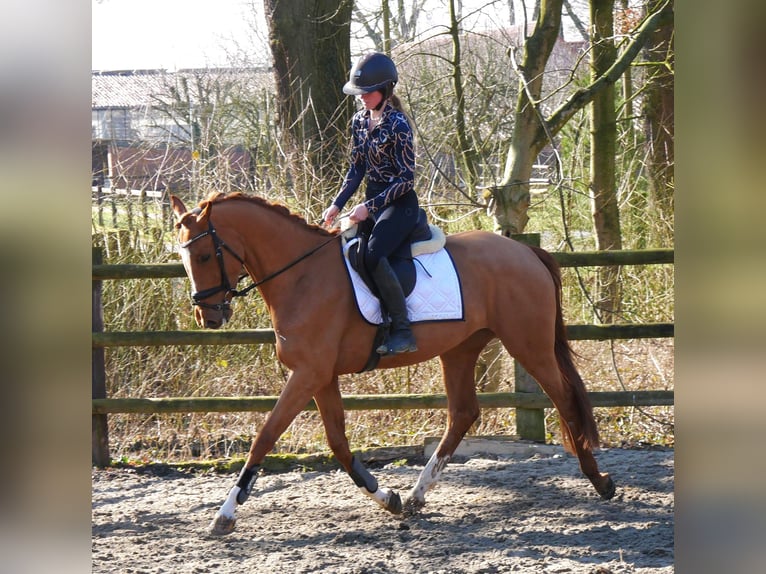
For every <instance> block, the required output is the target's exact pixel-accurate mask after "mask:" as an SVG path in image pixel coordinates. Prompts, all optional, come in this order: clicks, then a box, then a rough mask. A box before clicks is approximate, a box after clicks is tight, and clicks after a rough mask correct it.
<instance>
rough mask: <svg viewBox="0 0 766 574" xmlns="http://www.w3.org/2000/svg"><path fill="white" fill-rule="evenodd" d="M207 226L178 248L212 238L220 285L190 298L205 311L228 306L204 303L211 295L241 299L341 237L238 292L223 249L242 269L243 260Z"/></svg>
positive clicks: (338, 235) (211, 227)
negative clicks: (224, 262)
mask: <svg viewBox="0 0 766 574" xmlns="http://www.w3.org/2000/svg"><path fill="white" fill-rule="evenodd" d="M207 224H208V228H207V231H203V232H202V233H200V234H199V235H195V236H194V237H192V238H191V239H189V240H188V241H185V242H184V243H181V244H180V245H179V247H181V248H186V247H189V245H191V244H192V243H194V242H195V241H197V240H199V239H202V238H203V237H207V236H208V235H209V236H210V237H211V238H212V240H213V246H214V247H215V256H216V259H217V260H218V267H219V269H220V270H221V284H220V285H218V286H217V287H211V288H210V289H204V290H202V291H197V292H195V293H192V294H191V297H192V305H197V306H199V307H205V308H207V309H214V310H218V311H222V310H224V309H228V308H229V306H230V302H229V301H226V300H224V301H222V302H221V303H218V304H216V305H212V304H210V303H204V302H203V299H207V298H208V297H212V296H213V295H216V294H217V293H221V292H224V293H226V294H229V293H230V294H231V296H232V298H234V297H243V296H245V295H247V294H248V293H249V292H250V291H252V290H253V289H255V288H256V287H259V286H260V285H263V284H264V283H266V282H267V281H271V280H272V279H274V278H275V277H278V276H279V275H281V274H282V273H284V272H285V271H287V270H288V269H290V268H292V267H294V266H295V265H297V264H298V263H300V262H301V261H303V260H304V259H308V258H309V257H311V256H312V255H313V254H314V253H316V252H317V251H319V250H320V249H322V248H323V247H324V246H326V245H328V244H329V243H331V242H332V241H333V240H335V239H338V238H339V237H341V234H340V233H339V234H337V235H333V236H332V237H330V238H329V239H327V241H323V242H322V243H320V244H319V245H317V246H316V247H313V248H312V249H310V250H309V251H307V252H306V253H304V254H303V255H301V256H300V257H298V258H297V259H295V260H293V261H291V262H290V263H288V264H287V265H285V266H284V267H281V268H280V269H277V270H276V271H274V272H273V273H270V274H269V275H267V276H266V277H264V278H263V279H261V280H259V281H253V283H252V284H251V285H248V286H247V287H245V288H244V289H239V290H238V289H235V288H234V287H232V285H231V283H229V278H228V276H227V275H226V267H225V266H224V264H223V250H224V249H225V250H226V251H228V252H229V253H230V254H231V255H232V256H233V257H234V258H235V259H236V260H237V261H239V262H240V263H241V264H242V266H243V267H245V260H244V259H242V257H240V256H239V255H237V253H235V251H234V250H233V249H232V248H231V247H229V246H228V245H226V243H225V242H224V241H223V239H221V238H220V237H219V236H218V234H217V233H216V230H215V227H213V222H212V221H211V220H210V219H208V222H207ZM244 277H245V275H242V276H240V277H239V278H238V279H237V283H239V281H240V280H241V279H242V278H244ZM235 285H236V284H235Z"/></svg>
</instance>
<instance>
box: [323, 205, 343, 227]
mask: <svg viewBox="0 0 766 574" xmlns="http://www.w3.org/2000/svg"><path fill="white" fill-rule="evenodd" d="M339 212H340V209H338V206H337V205H335V204H334V203H333V204H332V205H331V206H330V207H328V208H327V209H325V210H324V213H323V214H322V219H324V223H325V225H327V226H328V227H330V226H332V224H333V222H334V221H335V217H336V216H337V215H338V213H339Z"/></svg>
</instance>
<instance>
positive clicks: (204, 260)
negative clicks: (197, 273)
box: [199, 253, 211, 263]
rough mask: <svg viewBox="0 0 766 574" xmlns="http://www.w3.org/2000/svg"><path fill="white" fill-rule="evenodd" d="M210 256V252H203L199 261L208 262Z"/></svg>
mask: <svg viewBox="0 0 766 574" xmlns="http://www.w3.org/2000/svg"><path fill="white" fill-rule="evenodd" d="M210 257H211V255H210V253H203V254H202V255H200V256H199V262H200V263H207V262H208V261H210Z"/></svg>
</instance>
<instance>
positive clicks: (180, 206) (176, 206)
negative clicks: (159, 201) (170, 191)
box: [170, 195, 187, 221]
mask: <svg viewBox="0 0 766 574" xmlns="http://www.w3.org/2000/svg"><path fill="white" fill-rule="evenodd" d="M170 206H171V207H172V208H173V213H174V214H175V216H176V221H181V219H182V218H183V215H184V213H186V211H187V209H186V206H185V205H184V202H183V201H181V199H180V198H178V197H176V196H175V195H171V196H170Z"/></svg>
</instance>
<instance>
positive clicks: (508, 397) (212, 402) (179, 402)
mask: <svg viewBox="0 0 766 574" xmlns="http://www.w3.org/2000/svg"><path fill="white" fill-rule="evenodd" d="M588 396H589V397H590V400H591V402H592V403H593V406H594V407H641V406H672V405H673V399H674V394H673V391H640V392H638V391H636V392H633V391H614V392H612V391H608V392H592V393H588ZM478 397H479V406H481V407H482V408H506V407H513V408H523V409H547V408H553V403H551V400H550V399H549V398H548V397H547V396H546V395H543V394H538V393H479V394H478ZM278 398H279V397H193V398H185V397H168V398H154V399H93V413H94V414H113V413H134V414H135V413H140V414H153V413H234V412H258V413H265V412H268V411H270V410H271V409H273V408H274V405H275V404H277V399H278ZM343 408H345V409H346V410H349V411H368V410H384V409H401V410H416V409H443V408H447V395H418V394H412V395H344V397H343ZM304 410H308V411H316V410H317V406H316V404H315V403H314V401H313V399H312V400H311V401H310V402H309V403H308V404H307V405H306V408H305V409H304Z"/></svg>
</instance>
